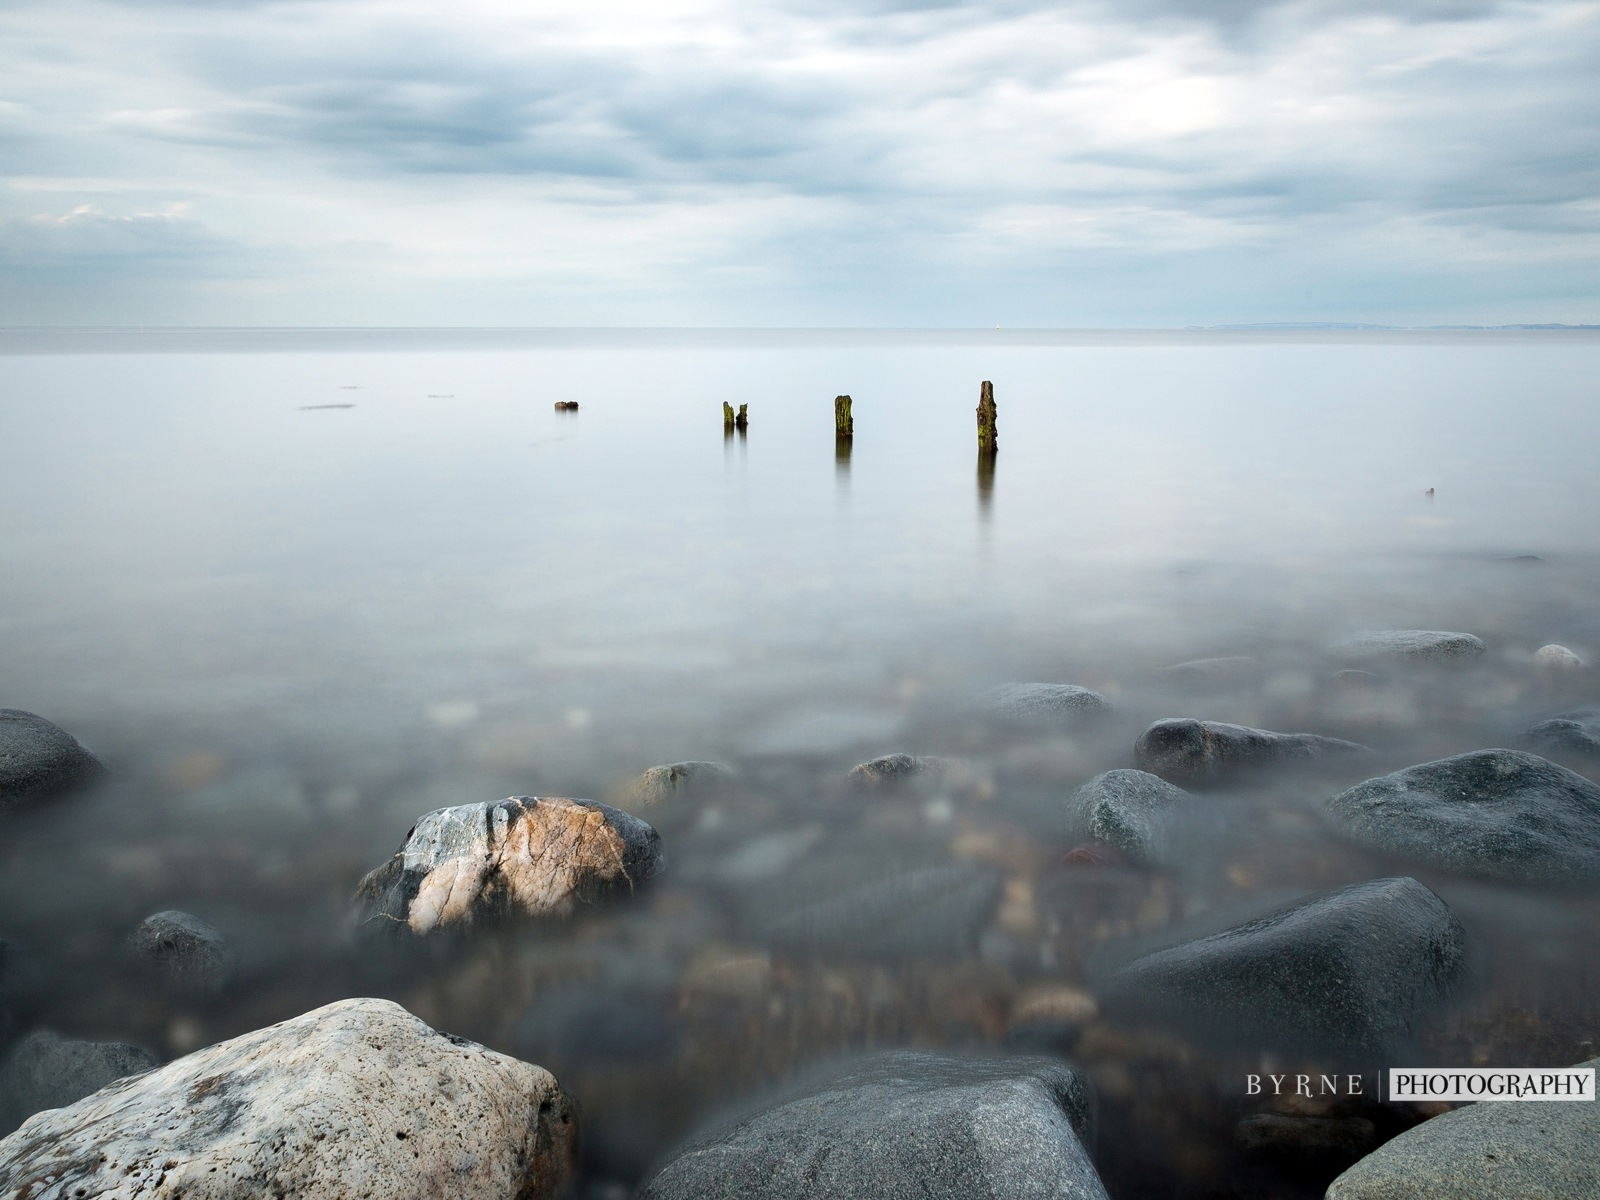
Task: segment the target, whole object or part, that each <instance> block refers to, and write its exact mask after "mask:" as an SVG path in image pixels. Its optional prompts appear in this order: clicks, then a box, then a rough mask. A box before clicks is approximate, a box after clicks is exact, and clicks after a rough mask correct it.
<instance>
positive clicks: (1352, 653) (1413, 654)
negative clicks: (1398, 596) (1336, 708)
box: [1331, 629, 1485, 664]
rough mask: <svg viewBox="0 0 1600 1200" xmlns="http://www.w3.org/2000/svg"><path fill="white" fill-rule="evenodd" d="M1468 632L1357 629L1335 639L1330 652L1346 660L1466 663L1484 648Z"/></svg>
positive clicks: (1480, 642)
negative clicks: (1358, 631)
mask: <svg viewBox="0 0 1600 1200" xmlns="http://www.w3.org/2000/svg"><path fill="white" fill-rule="evenodd" d="M1484 649H1485V647H1484V644H1483V641H1482V639H1480V638H1476V637H1474V636H1473V635H1472V634H1470V633H1447V632H1443V631H1441V630H1436V629H1383V630H1375V631H1372V632H1369V633H1358V634H1356V635H1355V636H1354V637H1350V638H1346V639H1345V640H1344V641H1342V642H1338V643H1336V644H1335V645H1334V646H1333V647H1332V648H1331V650H1332V653H1333V654H1334V656H1335V657H1337V658H1342V659H1344V660H1345V661H1347V662H1385V661H1387V662H1397V663H1437V664H1449V663H1467V662H1471V661H1472V660H1473V659H1475V658H1477V657H1478V656H1479V655H1481V654H1482V653H1483V652H1484Z"/></svg>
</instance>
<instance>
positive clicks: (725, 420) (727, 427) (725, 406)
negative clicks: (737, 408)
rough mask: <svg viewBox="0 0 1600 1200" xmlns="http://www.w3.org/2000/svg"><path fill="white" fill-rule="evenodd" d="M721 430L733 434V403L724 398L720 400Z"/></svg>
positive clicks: (729, 434)
mask: <svg viewBox="0 0 1600 1200" xmlns="http://www.w3.org/2000/svg"><path fill="white" fill-rule="evenodd" d="M722 432H723V433H725V434H727V435H728V436H729V437H732V436H733V405H731V404H729V403H728V402H727V401H726V400H724V401H723V402H722Z"/></svg>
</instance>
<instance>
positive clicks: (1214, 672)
mask: <svg viewBox="0 0 1600 1200" xmlns="http://www.w3.org/2000/svg"><path fill="white" fill-rule="evenodd" d="M1161 674H1162V676H1163V677H1164V678H1166V679H1168V680H1171V681H1172V682H1173V683H1177V684H1182V685H1184V686H1186V687H1199V686H1203V685H1207V684H1236V683H1244V682H1247V681H1248V680H1252V679H1256V678H1258V677H1259V676H1260V675H1261V660H1260V659H1256V658H1251V657H1250V656H1249V655H1248V654H1230V655H1227V656H1225V657H1223V658H1196V659H1192V660H1190V661H1189V662H1181V663H1175V664H1173V665H1172V666H1170V667H1168V668H1166V669H1165V670H1164V671H1162V672H1161Z"/></svg>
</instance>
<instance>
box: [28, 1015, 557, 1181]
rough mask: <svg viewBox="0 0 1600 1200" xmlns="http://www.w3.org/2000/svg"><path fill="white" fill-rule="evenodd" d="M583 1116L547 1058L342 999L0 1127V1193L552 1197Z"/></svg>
mask: <svg viewBox="0 0 1600 1200" xmlns="http://www.w3.org/2000/svg"><path fill="white" fill-rule="evenodd" d="M576 1132H577V1129H576V1121H575V1116H574V1114H573V1109H572V1105H571V1103H570V1101H568V1099H567V1097H566V1096H565V1094H564V1093H563V1092H562V1091H561V1088H560V1087H559V1086H558V1085H557V1083H556V1081H555V1079H554V1078H552V1077H551V1075H550V1073H549V1072H548V1071H545V1070H543V1069H542V1068H540V1067H535V1066H532V1065H531V1064H529V1063H525V1062H519V1061H518V1060H516V1059H514V1058H508V1057H506V1056H505V1055H503V1054H496V1053H494V1052H493V1051H491V1050H486V1049H485V1048H484V1047H482V1046H479V1045H476V1044H475V1043H473V1042H469V1041H467V1040H466V1039H464V1038H458V1037H451V1036H449V1035H447V1034H442V1033H436V1032H434V1031H433V1030H432V1029H430V1028H428V1026H426V1025H425V1024H423V1023H422V1022H421V1021H419V1020H418V1019H417V1018H416V1017H413V1016H412V1015H411V1014H410V1013H408V1012H406V1011H405V1009H403V1008H401V1007H400V1006H399V1005H398V1004H394V1003H392V1002H390V1001H388V1000H342V1001H340V1002H338V1003H337V1004H330V1005H328V1006H327V1007H325V1008H319V1009H317V1010H315V1011H313V1012H309V1013H306V1014H305V1015H304V1016H300V1017H295V1018H294V1019H293V1020H289V1021H284V1022H282V1023H280V1024H278V1025H272V1026H269V1027H268V1028H266V1029H259V1030H256V1031H255V1032H253V1033H246V1034H243V1035H241V1036H239V1037H236V1038H230V1039H228V1040H227V1041H224V1042H218V1043H217V1044H216V1045H214V1046H208V1047H206V1048H205V1049H204V1050H197V1051H196V1052H195V1053H193V1054H190V1055H188V1056H187V1057H185V1058H180V1059H178V1060H177V1061H176V1062H171V1063H168V1064H167V1065H166V1066H164V1067H159V1068H157V1069H155V1070H153V1071H148V1072H146V1073H145V1074H143V1075H137V1076H134V1077H133V1078H131V1079H123V1080H120V1081H118V1082H117V1083H114V1084H111V1085H110V1086H109V1087H106V1088H104V1089H102V1090H101V1091H98V1092H95V1093H94V1094H93V1095H91V1096H87V1097H85V1098H84V1099H82V1100H79V1101H78V1102H77V1103H75V1104H73V1105H70V1106H69V1107H67V1108H59V1109H53V1110H51V1111H49V1112H42V1113H39V1114H38V1115H36V1116H34V1117H33V1118H31V1119H30V1120H29V1121H27V1122H26V1123H25V1124H24V1125H23V1126H22V1128H21V1129H19V1130H17V1132H16V1133H14V1134H12V1135H11V1136H10V1137H8V1138H6V1139H5V1140H4V1141H0V1195H3V1196H8V1197H12V1196H26V1197H29V1200H77V1198H80V1197H85V1196H107V1197H110V1196H121V1197H134V1196H137V1197H141V1198H142V1200H178V1197H180V1196H181V1197H185V1198H186V1200H238V1198H239V1197H241V1196H293V1197H297V1198H299V1200H334V1198H335V1197H340V1196H363V1197H367V1198H368V1200H422V1198H423V1197H455V1196H474V1197H481V1198H482V1200H544V1198H545V1197H551V1196H554V1195H556V1194H557V1193H558V1192H559V1191H560V1190H561V1188H562V1187H564V1186H565V1184H566V1181H567V1179H568V1177H569V1174H570V1171H571V1166H572V1161H573V1158H574V1154H575V1151H574V1143H575V1138H576Z"/></svg>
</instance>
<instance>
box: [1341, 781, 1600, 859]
mask: <svg viewBox="0 0 1600 1200" xmlns="http://www.w3.org/2000/svg"><path fill="white" fill-rule="evenodd" d="M1328 810H1329V812H1330V813H1332V815H1333V816H1334V818H1335V819H1336V820H1337V821H1338V822H1339V824H1340V825H1341V826H1342V827H1343V828H1344V830H1345V831H1346V832H1347V833H1348V834H1349V835H1350V836H1351V837H1353V838H1355V839H1356V840H1357V841H1360V842H1362V843H1364V844H1366V845H1368V846H1371V847H1373V848H1374V849H1377V850H1380V851H1383V852H1385V853H1390V854H1397V855H1400V856H1402V857H1405V858H1410V859H1414V860H1416V861H1418V862H1425V863H1430V864H1432V865H1434V866H1437V867H1443V868H1445V869H1447V870H1451V871H1459V872H1462V873H1464V874H1470V875H1477V876H1481V877H1484V878H1488V879H1497V880H1502V881H1506V882H1514V883H1546V884H1572V883H1583V882H1593V881H1595V880H1597V879H1600V785H1597V784H1595V783H1592V782H1591V781H1589V780H1588V779H1585V778H1584V777H1583V776H1582V775H1579V774H1577V773H1576V772H1574V771H1569V770H1567V769H1566V768H1565V767H1560V766H1557V765H1556V764H1555V763H1553V762H1549V761H1548V760H1546V759H1543V758H1540V757H1539V756H1538V755H1536V754H1528V753H1525V752H1524V751H1521V750H1475V751H1473V752H1472V753H1470V754H1458V755H1456V756H1454V757H1453V758H1442V759H1439V760H1438V761H1437V762H1430V763H1422V764H1421V765H1419V766H1415V767H1407V768H1406V769H1405V770H1403V771H1396V772H1394V773H1393V774H1392V775H1381V776H1379V777H1378V778H1376V779H1368V780H1367V781H1366V782H1364V783H1358V784H1356V786H1355V787H1352V788H1347V789H1345V790H1344V791H1342V792H1340V793H1339V794H1338V795H1337V796H1334V797H1333V798H1332V799H1330V800H1329V801H1328Z"/></svg>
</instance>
